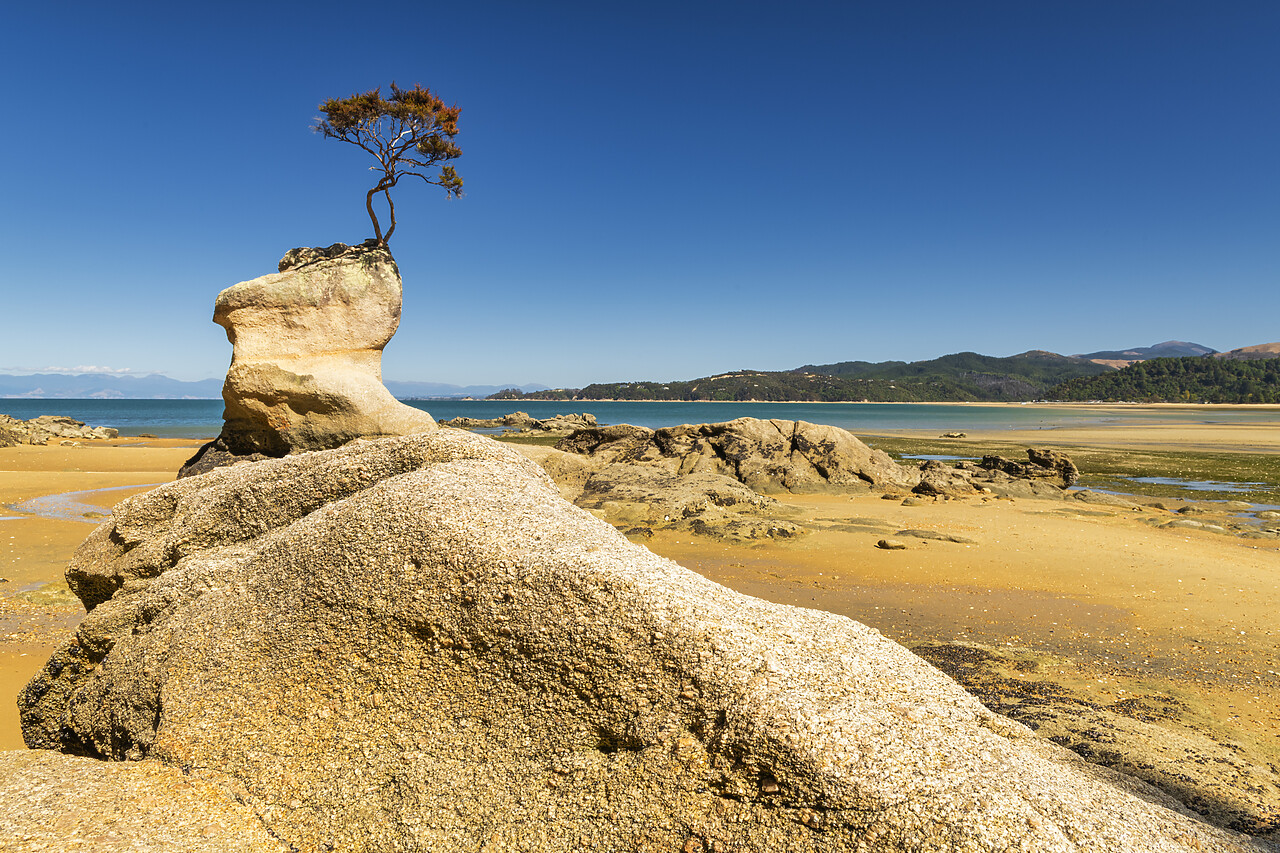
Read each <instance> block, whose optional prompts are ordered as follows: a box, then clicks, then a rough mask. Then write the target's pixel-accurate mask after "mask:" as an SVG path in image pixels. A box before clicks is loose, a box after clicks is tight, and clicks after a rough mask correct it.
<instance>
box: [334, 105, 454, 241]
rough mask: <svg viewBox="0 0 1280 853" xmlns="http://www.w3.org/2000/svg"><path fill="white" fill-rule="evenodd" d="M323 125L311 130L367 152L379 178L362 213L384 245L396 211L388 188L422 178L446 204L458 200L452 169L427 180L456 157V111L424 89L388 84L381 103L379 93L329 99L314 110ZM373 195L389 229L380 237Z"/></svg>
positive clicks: (445, 168)
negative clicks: (439, 190) (381, 201)
mask: <svg viewBox="0 0 1280 853" xmlns="http://www.w3.org/2000/svg"><path fill="white" fill-rule="evenodd" d="M320 111H321V112H322V113H324V120H323V121H321V122H320V123H319V124H317V125H316V126H315V128H314V130H316V131H317V132H319V133H323V134H324V135H325V136H326V137H328V138H330V139H341V140H342V141H343V142H350V143H351V144H352V145H358V146H360V147H361V148H363V149H364V150H365V151H368V152H369V153H370V154H372V155H373V156H374V159H376V160H377V161H378V165H376V166H370V167H369V169H370V171H373V172H380V173H381V174H380V175H379V177H378V183H377V184H376V185H375V186H374V188H373V189H371V190H369V192H368V193H367V194H366V195H365V202H364V203H365V209H367V210H368V211H369V219H370V220H371V221H372V222H373V234H374V237H375V238H376V239H377V241H378V242H379V243H381V244H382V245H384V246H385V245H386V244H387V241H388V240H390V239H391V235H392V234H394V233H395V230H396V206H395V203H394V202H393V201H391V188H392V187H394V186H395V185H396V184H397V183H399V181H400V179H401V178H402V177H404V176H405V175H412V176H414V177H415V178H422V180H424V181H426V182H427V183H429V184H435V185H436V186H438V187H444V190H445V193H446V194H447V195H448V196H449V197H450V198H458V197H460V196H461V195H462V178H460V177H458V173H457V172H456V171H454V168H453V166H450V165H441V166H440V172H439V174H430V173H429V172H428V170H429V169H432V168H433V167H434V166H435V165H436V164H437V163H441V164H443V163H446V161H448V160H453V159H456V158H458V157H460V156H462V149H461V148H459V147H458V146H457V145H454V144H453V137H455V136H456V135H457V134H458V114H459V113H461V112H462V110H461V109H460V108H459V107H457V106H452V107H446V106H445V104H444V101H442V100H440V99H439V98H437V97H436V96H435V95H434V94H432V92H431V90H430V89H424V88H422V86H420V85H415V86H414V87H413V88H412V89H401V88H400V87H399V86H397V85H396V84H395V83H392V84H391V97H390V98H384V97H382V92H381V90H380V89H374V90H372V91H369V92H365V93H364V94H362V95H352V96H351V97H349V98H330V99H329V100H327V101H325V102H324V103H323V104H321V105H320ZM378 193H382V195H383V196H384V197H385V198H386V199H387V208H388V210H389V212H390V219H391V227H390V228H388V229H387V233H386V234H383V233H382V226H381V224H380V223H379V222H378V216H377V214H376V213H374V212H373V198H374V196H376V195H377V194H378Z"/></svg>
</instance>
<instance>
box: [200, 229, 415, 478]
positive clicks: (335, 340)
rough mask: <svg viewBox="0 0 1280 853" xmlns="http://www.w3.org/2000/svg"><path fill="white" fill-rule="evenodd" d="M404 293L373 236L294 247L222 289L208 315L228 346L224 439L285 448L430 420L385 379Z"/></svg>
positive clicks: (248, 446) (234, 444) (239, 447)
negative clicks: (275, 267)
mask: <svg viewBox="0 0 1280 853" xmlns="http://www.w3.org/2000/svg"><path fill="white" fill-rule="evenodd" d="M401 300H402V295H401V284H400V272H399V270H398V269H397V268H396V264H395V261H394V260H393V259H392V257H391V253H390V252H389V251H388V250H387V249H386V247H385V246H379V245H378V244H376V243H374V242H373V241H368V242H366V243H364V244H362V245H359V246H346V245H344V244H342V243H336V244H334V245H333V246H330V247H328V248H327V249H294V250H292V251H291V252H289V253H288V254H286V255H285V256H284V259H283V260H281V261H280V271H279V272H278V273H273V274H271V275H265V276H262V277H260V278H255V279H253V280H252V281H244V282H241V283H240V284H236V285H233V286H231V287H229V288H227V289H226V290H224V291H222V292H221V293H219V294H218V298H217V301H216V302H215V305H214V313H213V321H214V322H215V323H217V324H218V325H220V326H222V327H223V328H225V329H226V330H227V339H228V340H229V341H230V342H231V344H232V347H233V353H232V356H231V367H230V369H229V370H228V371H227V379H226V382H225V384H224V385H223V388H222V398H223V401H224V402H225V404H226V409H225V412H224V415H223V418H224V425H223V429H222V434H221V439H222V442H223V444H224V445H225V446H226V447H227V448H228V449H229V450H230V451H231V452H232V453H233V454H250V453H264V454H267V455H270V456H283V455H285V454H286V453H293V452H297V451H301V450H319V449H327V448H333V447H338V446H340V445H342V444H345V443H347V442H348V441H351V440H352V439H354V438H359V437H367V436H384V435H407V434H411V433H415V432H423V431H425V430H432V429H435V428H436V423H435V421H434V420H432V419H431V416H430V415H429V414H427V413H426V412H423V411H421V410H419V409H415V408H413V407H412V406H407V405H405V404H403V403H401V402H399V401H398V400H396V399H395V398H394V397H392V396H391V393H390V392H389V391H387V389H386V387H385V386H383V384H382V349H383V347H385V346H386V345H387V342H388V341H390V340H391V336H392V335H393V334H395V331H396V327H397V326H398V325H399V324H400V307H401Z"/></svg>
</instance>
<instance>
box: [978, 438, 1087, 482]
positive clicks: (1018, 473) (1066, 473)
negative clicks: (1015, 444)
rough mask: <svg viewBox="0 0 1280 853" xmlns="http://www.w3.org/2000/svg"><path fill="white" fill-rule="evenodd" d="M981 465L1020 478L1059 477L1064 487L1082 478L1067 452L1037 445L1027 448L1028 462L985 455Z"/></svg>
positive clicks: (989, 469)
mask: <svg viewBox="0 0 1280 853" xmlns="http://www.w3.org/2000/svg"><path fill="white" fill-rule="evenodd" d="M981 467H982V468H985V469H986V470H988V471H1001V472H1003V473H1005V474H1008V475H1009V476H1011V477H1017V478H1020V479H1041V478H1043V479H1052V478H1058V479H1061V481H1062V486H1063V488H1070V487H1071V486H1074V485H1075V484H1076V481H1077V480H1079V479H1080V471H1079V470H1078V469H1077V468H1076V465H1075V463H1074V462H1072V461H1071V459H1070V458H1069V457H1068V456H1067V455H1066V454H1065V453H1060V452H1059V451H1057V450H1045V449H1041V448H1037V447H1029V448H1027V461H1026V462H1018V461H1016V460H1014V459H1005V458H1004V457H1003V456H984V457H982V463H981Z"/></svg>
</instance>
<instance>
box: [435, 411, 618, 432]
mask: <svg viewBox="0 0 1280 853" xmlns="http://www.w3.org/2000/svg"><path fill="white" fill-rule="evenodd" d="M440 426H447V427H456V428H458V429H499V428H502V427H511V428H513V429H519V430H522V431H530V432H532V431H535V430H536V431H538V432H546V433H557V434H564V435H568V434H569V433H571V432H573V431H574V430H579V429H586V428H589V427H595V426H599V423H598V422H597V421H596V416H595V415H593V414H591V413H589V412H583V413H582V414H572V415H556V416H554V417H550V418H542V419H539V418H534V417H530V416H529V415H528V414H526V413H525V412H512V413H511V414H509V415H503V416H502V417H500V418H468V417H456V418H450V419H449V420H447V421H441V422H440Z"/></svg>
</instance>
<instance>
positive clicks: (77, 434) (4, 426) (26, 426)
mask: <svg viewBox="0 0 1280 853" xmlns="http://www.w3.org/2000/svg"><path fill="white" fill-rule="evenodd" d="M119 435H120V433H119V431H118V430H115V429H112V428H110V427H101V426H99V427H91V426H86V425H85V423H84V422H83V421H78V420H76V419H75V418H68V417H66V416H64V415H40V416H39V417H36V418H32V419H31V420H29V421H21V420H18V419H17V418H14V417H10V416H9V415H0V447H7V446H10V445H13V444H34V445H44V444H48V443H49V442H50V441H51V440H52V439H55V438H58V439H65V440H66V441H76V440H89V441H96V440H106V439H112V438H117V437H118V436H119ZM64 443H65V442H64Z"/></svg>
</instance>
